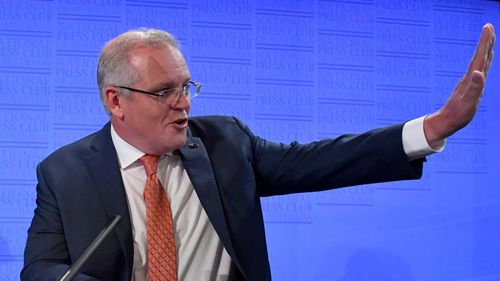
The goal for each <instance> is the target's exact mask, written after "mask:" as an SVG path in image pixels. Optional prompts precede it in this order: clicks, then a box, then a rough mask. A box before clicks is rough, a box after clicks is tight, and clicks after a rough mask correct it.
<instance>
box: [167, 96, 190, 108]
mask: <svg viewBox="0 0 500 281" xmlns="http://www.w3.org/2000/svg"><path fill="white" fill-rule="evenodd" d="M190 106H191V100H190V99H189V98H188V97H186V96H185V95H183V94H180V95H179V96H178V97H177V99H175V100H174V102H173V104H172V107H173V108H175V109H182V110H187V109H189V107H190Z"/></svg>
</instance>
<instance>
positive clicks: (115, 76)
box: [97, 28, 179, 114]
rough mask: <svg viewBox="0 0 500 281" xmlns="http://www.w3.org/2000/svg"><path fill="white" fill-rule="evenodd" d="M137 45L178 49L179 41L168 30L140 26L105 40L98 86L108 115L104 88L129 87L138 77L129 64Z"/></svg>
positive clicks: (98, 70)
mask: <svg viewBox="0 0 500 281" xmlns="http://www.w3.org/2000/svg"><path fill="white" fill-rule="evenodd" d="M137 47H149V48H155V49H156V48H158V49H160V48H169V47H173V48H175V49H179V42H178V41H177V39H176V38H175V36H174V35H172V34H170V33H168V32H166V31H163V30H159V29H150V28H139V29H134V30H130V31H127V32H125V33H122V34H120V35H119V36H117V37H115V38H113V39H111V40H110V41H109V42H108V43H106V45H105V46H104V47H103V48H102V50H101V54H100V55H99V62H98V65H97V85H98V86H99V96H100V97H101V102H102V104H103V105H104V110H105V111H106V112H107V113H108V114H110V111H109V108H108V106H107V105H106V102H105V97H104V94H105V93H104V90H105V88H106V87H107V86H109V85H125V86H129V85H131V84H134V83H135V82H137V80H138V79H139V75H138V73H137V72H136V70H135V69H134V68H133V67H131V66H130V61H129V57H130V56H129V54H130V51H132V50H133V49H134V48H137ZM124 94H126V93H125V92H124ZM127 94H128V92H127Z"/></svg>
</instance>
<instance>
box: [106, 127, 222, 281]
mask: <svg viewBox="0 0 500 281" xmlns="http://www.w3.org/2000/svg"><path fill="white" fill-rule="evenodd" d="M111 138H112V140H113V144H114V146H115V148H116V152H117V154H118V155H117V156H118V161H119V164H120V171H121V175H122V178H123V184H124V186H125V192H126V195H127V202H128V207H129V212H130V218H131V222H132V235H133V240H134V267H133V271H132V272H133V276H132V280H133V281H145V280H146V275H147V264H146V261H147V255H146V237H147V235H146V205H145V203H144V199H143V196H142V194H143V191H144V186H145V183H146V172H145V171H144V167H143V165H142V163H141V162H140V161H138V160H139V158H141V157H142V156H143V155H144V153H143V152H141V151H139V150H138V149H137V148H135V147H133V146H131V145H130V144H128V143H127V142H125V141H124V140H123V139H122V138H120V137H119V136H118V134H117V133H116V132H115V130H114V129H113V127H111ZM158 179H159V180H160V182H161V184H162V185H163V187H164V188H165V191H166V193H167V197H168V200H169V202H170V208H171V210H172V216H173V219H174V224H175V246H176V248H177V262H178V268H177V270H178V280H183V281H226V280H227V278H228V276H229V271H230V268H231V258H230V256H229V254H228V253H227V252H226V250H225V249H224V246H223V245H222V242H221V241H220V239H219V236H218V235H217V233H216V232H215V229H214V228H213V226H212V224H211V223H210V221H209V219H208V216H207V214H206V213H205V210H204V209H203V207H202V205H201V202H200V199H199V198H198V195H197V194H196V192H195V190H194V188H193V185H192V184H191V181H190V180H189V177H188V175H187V172H186V170H185V169H184V166H183V165H182V161H181V159H180V158H179V157H178V156H175V155H172V154H165V155H163V156H162V157H161V158H160V162H159V163H158Z"/></svg>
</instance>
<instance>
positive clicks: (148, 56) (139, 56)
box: [129, 47, 189, 87]
mask: <svg viewBox="0 0 500 281" xmlns="http://www.w3.org/2000/svg"><path fill="white" fill-rule="evenodd" d="M129 62H130V64H131V65H132V67H134V68H135V70H136V71H137V74H138V76H139V80H138V81H137V83H136V84H137V85H143V86H146V87H157V86H168V85H170V84H177V85H178V84H182V83H184V82H185V81H186V80H187V79H189V71H188V69H187V65H186V61H185V60H184V57H183V56H182V54H181V52H180V51H179V50H178V49H176V48H173V47H162V48H151V47H136V48H134V49H132V50H131V51H130V53H129ZM167 84H168V85H167Z"/></svg>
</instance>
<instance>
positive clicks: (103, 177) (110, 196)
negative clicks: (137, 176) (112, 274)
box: [87, 123, 134, 276]
mask: <svg viewBox="0 0 500 281" xmlns="http://www.w3.org/2000/svg"><path fill="white" fill-rule="evenodd" d="M92 149H93V151H92V153H90V154H89V156H88V158H87V163H88V169H89V171H90V174H91V176H92V179H93V180H94V182H95V186H94V187H95V188H96V190H97V193H98V194H99V195H100V197H101V201H102V203H103V206H104V208H105V210H106V215H107V217H108V220H111V219H112V218H113V217H114V216H116V215H120V216H121V217H122V221H121V222H120V223H119V224H118V225H117V227H116V230H115V231H114V233H115V235H116V236H117V237H118V240H119V242H120V245H121V248H122V250H123V252H124V255H125V260H126V263H127V268H128V273H129V276H130V274H131V269H132V262H133V254H134V252H133V240H132V227H131V223H130V216H129V212H128V205H127V199H126V194H125V189H124V186H123V181H122V176H121V173H120V168H119V166H118V160H117V158H116V149H115V147H114V145H113V142H112V140H111V133H110V124H109V123H108V124H107V125H106V126H105V127H104V128H103V129H102V130H101V131H100V132H99V133H98V135H97V136H96V138H95V140H94V142H93V143H92Z"/></svg>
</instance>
